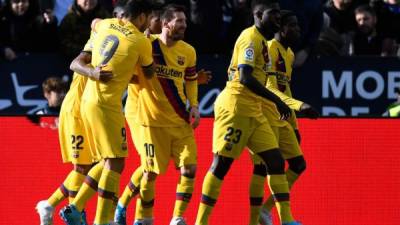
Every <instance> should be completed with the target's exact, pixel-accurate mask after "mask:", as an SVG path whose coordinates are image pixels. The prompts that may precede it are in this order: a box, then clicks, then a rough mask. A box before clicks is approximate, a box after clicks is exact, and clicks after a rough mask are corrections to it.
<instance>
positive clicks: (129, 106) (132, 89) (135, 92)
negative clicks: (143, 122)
mask: <svg viewBox="0 0 400 225" xmlns="http://www.w3.org/2000/svg"><path fill="white" fill-rule="evenodd" d="M139 73H141V68H139V67H136V68H135V72H134V75H133V76H134V77H133V78H132V80H134V82H133V81H131V83H130V84H129V85H128V97H127V98H126V103H125V117H126V118H127V120H128V118H129V119H133V120H135V119H134V118H136V112H137V100H138V96H139V90H140V87H139V80H138V78H139V76H142V75H141V74H139Z"/></svg>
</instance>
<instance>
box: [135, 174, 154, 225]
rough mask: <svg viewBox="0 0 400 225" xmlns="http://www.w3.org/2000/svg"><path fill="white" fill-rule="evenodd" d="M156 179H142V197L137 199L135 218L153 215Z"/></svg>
mask: <svg viewBox="0 0 400 225" xmlns="http://www.w3.org/2000/svg"><path fill="white" fill-rule="evenodd" d="M154 191H155V180H153V181H148V180H146V179H142V180H141V181H140V194H139V195H140V198H138V199H137V200H136V212H135V219H144V218H152V217H153V206H154Z"/></svg>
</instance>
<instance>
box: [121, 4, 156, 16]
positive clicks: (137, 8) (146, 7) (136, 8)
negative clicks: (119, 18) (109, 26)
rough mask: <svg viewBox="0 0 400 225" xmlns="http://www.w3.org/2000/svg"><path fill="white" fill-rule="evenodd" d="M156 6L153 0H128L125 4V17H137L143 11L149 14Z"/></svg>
mask: <svg viewBox="0 0 400 225" xmlns="http://www.w3.org/2000/svg"><path fill="white" fill-rule="evenodd" d="M154 8H155V3H154V2H153V1H152V0H128V1H127V3H126V4H125V6H124V17H131V18H136V17H138V16H139V15H140V14H141V13H144V14H146V15H148V14H150V13H151V12H152V11H153V9H154Z"/></svg>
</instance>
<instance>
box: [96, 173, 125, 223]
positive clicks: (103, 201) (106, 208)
mask: <svg viewBox="0 0 400 225" xmlns="http://www.w3.org/2000/svg"><path fill="white" fill-rule="evenodd" d="M120 177H121V174H119V173H117V172H115V171H112V170H109V169H107V168H104V169H103V172H102V174H101V177H100V181H99V188H98V191H97V192H98V193H99V196H98V198H97V208H96V217H95V219H94V223H95V224H108V223H109V222H110V220H109V219H110V218H111V215H112V214H113V213H114V211H113V209H114V205H115V200H116V199H115V198H116V196H117V192H118V189H119V180H120Z"/></svg>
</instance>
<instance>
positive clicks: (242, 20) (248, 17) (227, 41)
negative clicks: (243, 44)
mask: <svg viewBox="0 0 400 225" xmlns="http://www.w3.org/2000/svg"><path fill="white" fill-rule="evenodd" d="M250 3H251V1H246V0H225V1H222V15H223V17H222V20H223V24H222V30H221V31H220V35H221V40H222V42H221V45H223V52H224V53H226V54H228V55H230V54H231V51H232V50H233V46H234V44H235V41H236V39H237V37H238V36H239V35H240V33H241V32H242V31H243V30H244V29H246V28H247V27H250V26H251V25H252V24H253V12H252V11H251V7H250V5H251V4H250Z"/></svg>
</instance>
